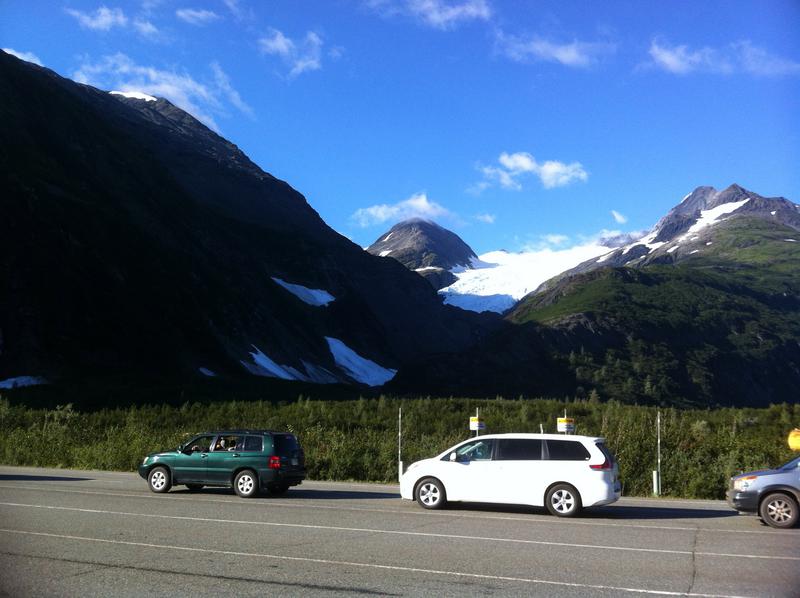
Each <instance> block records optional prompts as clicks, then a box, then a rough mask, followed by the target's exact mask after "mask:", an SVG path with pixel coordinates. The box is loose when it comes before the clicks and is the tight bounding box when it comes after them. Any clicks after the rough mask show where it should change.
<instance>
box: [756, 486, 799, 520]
mask: <svg viewBox="0 0 800 598" xmlns="http://www.w3.org/2000/svg"><path fill="white" fill-rule="evenodd" d="M759 515H761V519H763V520H764V521H766V522H767V524H768V525H770V526H772V527H777V528H781V529H787V528H790V527H794V526H795V525H796V524H797V517H798V509H797V501H796V500H794V499H793V498H792V497H791V496H789V495H788V494H784V493H783V492H774V493H772V494H770V495H768V496H767V497H766V498H765V499H764V500H763V501H761V506H760V507H759Z"/></svg>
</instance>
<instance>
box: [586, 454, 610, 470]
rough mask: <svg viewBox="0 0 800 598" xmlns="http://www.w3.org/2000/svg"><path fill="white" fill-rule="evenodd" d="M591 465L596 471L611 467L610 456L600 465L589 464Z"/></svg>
mask: <svg viewBox="0 0 800 598" xmlns="http://www.w3.org/2000/svg"><path fill="white" fill-rule="evenodd" d="M589 467H591V468H592V469H594V470H595V471H602V470H604V469H611V461H609V460H608V457H606V460H605V461H603V462H602V463H600V464H599V465H589Z"/></svg>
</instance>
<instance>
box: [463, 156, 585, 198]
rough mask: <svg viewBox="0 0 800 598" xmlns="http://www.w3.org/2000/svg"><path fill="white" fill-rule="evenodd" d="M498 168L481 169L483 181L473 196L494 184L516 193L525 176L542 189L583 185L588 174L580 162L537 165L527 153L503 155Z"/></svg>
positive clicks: (475, 187)
mask: <svg viewBox="0 0 800 598" xmlns="http://www.w3.org/2000/svg"><path fill="white" fill-rule="evenodd" d="M497 161H498V162H499V164H500V165H499V166H482V167H480V168H479V170H480V171H481V172H482V173H483V176H484V180H483V181H480V182H479V183H477V184H476V185H474V186H473V187H472V190H473V191H475V192H478V193H479V192H481V191H482V190H484V189H486V188H487V187H489V186H491V184H492V183H493V182H496V183H497V184H499V185H500V186H501V187H502V188H504V189H513V190H515V191H519V190H521V189H522V183H521V182H520V179H521V178H523V177H524V176H525V175H528V174H533V175H535V176H537V177H539V180H540V181H541V182H542V185H543V186H544V188H545V189H553V188H555V187H564V186H566V185H569V184H570V183H572V182H574V181H578V180H580V181H586V180H587V179H588V178H589V174H588V173H587V172H586V170H585V169H584V168H583V165H582V164H581V163H580V162H572V163H571V164H565V163H564V162H559V161H557V160H547V161H545V162H542V163H539V162H537V161H536V159H535V158H534V157H533V156H532V155H531V154H529V153H528V152H516V153H513V154H508V153H506V152H503V153H502V154H500V157H499V158H498V159H497Z"/></svg>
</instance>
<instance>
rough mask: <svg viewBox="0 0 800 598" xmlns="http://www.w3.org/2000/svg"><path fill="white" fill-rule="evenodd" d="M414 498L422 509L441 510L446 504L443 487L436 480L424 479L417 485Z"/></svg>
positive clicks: (445, 494)
mask: <svg viewBox="0 0 800 598" xmlns="http://www.w3.org/2000/svg"><path fill="white" fill-rule="evenodd" d="M414 496H415V498H416V499H417V502H418V503H419V505H420V506H421V507H423V508H424V509H441V508H443V507H444V506H445V505H446V504H447V493H446V492H445V490H444V485H443V484H442V483H441V482H440V481H439V480H437V479H436V478H425V479H424V480H422V481H421V482H420V483H419V484H417V489H416V491H415V492H414Z"/></svg>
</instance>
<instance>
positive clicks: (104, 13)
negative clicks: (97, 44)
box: [65, 6, 128, 31]
mask: <svg viewBox="0 0 800 598" xmlns="http://www.w3.org/2000/svg"><path fill="white" fill-rule="evenodd" d="M65 10H66V12H67V14H69V15H71V16H73V17H75V19H77V21H78V23H79V24H80V26H81V27H84V28H86V29H92V30H94V31H108V30H109V29H112V28H113V27H125V26H126V25H127V24H128V17H126V16H125V13H124V12H123V11H122V9H121V8H108V7H106V6H101V7H100V8H98V9H97V10H95V11H94V12H93V13H86V12H82V11H80V10H75V9H73V8H66V9H65Z"/></svg>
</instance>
